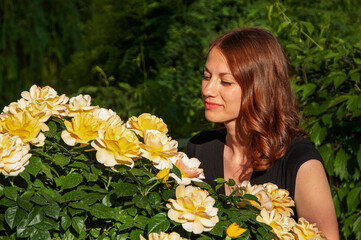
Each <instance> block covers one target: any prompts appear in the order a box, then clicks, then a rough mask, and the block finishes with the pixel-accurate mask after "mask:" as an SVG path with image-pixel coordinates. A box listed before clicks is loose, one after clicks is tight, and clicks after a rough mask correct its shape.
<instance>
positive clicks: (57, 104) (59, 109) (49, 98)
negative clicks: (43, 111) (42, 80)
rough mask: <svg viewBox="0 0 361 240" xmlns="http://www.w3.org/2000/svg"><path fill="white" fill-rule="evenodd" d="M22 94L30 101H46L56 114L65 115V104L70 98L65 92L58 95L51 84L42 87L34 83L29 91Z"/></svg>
mask: <svg viewBox="0 0 361 240" xmlns="http://www.w3.org/2000/svg"><path fill="white" fill-rule="evenodd" d="M21 96H22V97H23V98H24V99H25V100H26V101H28V102H36V103H38V104H42V103H46V106H47V109H49V110H50V111H51V112H52V114H53V115H55V116H61V115H64V111H65V110H66V106H65V104H66V103H67V102H68V100H69V98H68V97H67V96H65V94H63V95H61V96H58V93H57V92H56V91H55V90H54V89H53V88H51V87H49V86H45V87H43V88H40V87H38V86H36V85H33V86H31V88H30V90H29V92H28V91H23V92H22V93H21Z"/></svg>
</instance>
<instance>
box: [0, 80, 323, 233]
mask: <svg viewBox="0 0 361 240" xmlns="http://www.w3.org/2000/svg"><path fill="white" fill-rule="evenodd" d="M21 95H22V98H21V99H20V100H18V101H17V102H14V103H11V104H9V106H7V107H5V108H4V110H3V112H2V113H1V115H0V131H1V133H0V173H1V175H0V209H1V214H0V235H1V236H6V237H9V238H10V239H22V238H30V239H174V240H175V239H199V240H206V239H225V238H226V239H230V238H237V239H250V238H252V239H273V238H275V236H276V235H277V236H278V237H279V238H281V239H286V238H287V239H289V238H295V239H306V238H307V237H312V238H313V239H317V238H320V239H321V238H322V234H321V233H320V232H319V231H318V230H317V228H315V226H314V225H312V224H309V223H308V222H307V221H306V220H305V219H300V222H299V224H297V223H296V222H295V221H294V220H293V219H292V218H290V216H291V215H292V214H293V212H292V210H291V208H290V207H292V206H293V205H294V203H293V201H292V199H290V197H289V196H288V192H287V191H285V190H282V189H278V188H277V186H275V185H272V184H265V185H260V186H251V185H250V184H249V183H246V182H245V183H244V184H242V185H241V186H235V184H234V181H233V180H230V181H229V182H226V181H225V180H223V179H217V180H216V181H217V182H218V183H219V186H221V185H223V184H226V185H227V186H228V187H230V188H232V193H231V194H230V196H225V195H221V194H217V193H216V191H215V190H214V189H212V188H211V187H210V186H209V185H208V184H206V183H204V182H202V179H204V178H205V176H204V174H203V170H202V169H200V168H199V167H200V162H199V160H198V159H195V158H191V159H189V158H188V157H187V156H186V155H185V154H184V153H181V152H178V149H177V146H178V143H177V141H175V140H173V139H172V138H171V137H170V136H169V135H167V133H168V129H167V125H166V124H165V123H164V122H163V120H162V119H160V118H157V117H156V116H153V115H151V114H148V113H145V114H142V115H140V116H138V117H131V118H130V119H129V120H128V121H127V122H126V123H124V122H123V121H122V120H121V119H120V118H119V116H118V115H117V114H116V113H114V112H113V111H111V110H109V109H103V108H100V107H98V106H91V97H90V96H89V95H85V96H83V95H79V96H76V97H73V98H71V99H69V98H68V97H67V96H65V95H61V96H58V94H57V92H56V91H55V90H54V89H52V88H51V87H48V86H47V87H44V88H40V87H37V86H35V85H34V86H32V87H31V89H30V91H29V92H23V93H22V94H21ZM219 186H218V187H219Z"/></svg>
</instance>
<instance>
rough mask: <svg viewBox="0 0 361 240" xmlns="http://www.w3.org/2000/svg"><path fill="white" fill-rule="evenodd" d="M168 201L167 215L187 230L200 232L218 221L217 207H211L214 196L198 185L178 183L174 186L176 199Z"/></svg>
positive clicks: (209, 228)
mask: <svg viewBox="0 0 361 240" xmlns="http://www.w3.org/2000/svg"><path fill="white" fill-rule="evenodd" d="M168 201H169V202H170V203H167V205H166V206H167V208H169V211H168V217H169V218H170V219H171V220H173V221H175V222H178V223H181V224H182V227H183V228H184V229H185V230H186V231H188V232H193V233H195V234H200V233H202V232H203V231H210V230H212V229H213V227H214V226H215V225H216V224H217V222H218V221H219V219H218V216H217V212H218V208H215V207H213V205H214V203H215V200H214V198H212V197H211V196H209V193H208V192H207V191H206V190H202V189H201V188H199V187H193V186H187V187H185V186H184V185H179V186H178V187H177V188H176V199H169V200H168Z"/></svg>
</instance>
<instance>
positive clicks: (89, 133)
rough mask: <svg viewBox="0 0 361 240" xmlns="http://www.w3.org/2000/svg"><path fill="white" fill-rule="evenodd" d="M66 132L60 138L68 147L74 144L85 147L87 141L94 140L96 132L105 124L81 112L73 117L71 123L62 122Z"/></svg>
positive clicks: (95, 117)
mask: <svg viewBox="0 0 361 240" xmlns="http://www.w3.org/2000/svg"><path fill="white" fill-rule="evenodd" d="M64 124H65V127H66V130H64V131H63V132H62V133H61V137H62V139H63V140H64V142H65V143H66V144H68V145H69V146H75V145H76V144H79V143H80V145H87V144H89V141H92V140H95V139H96V138H97V137H98V136H99V134H98V131H99V129H101V128H102V127H104V126H105V125H106V122H105V121H103V120H102V119H100V118H99V117H97V116H94V115H93V114H92V113H87V112H81V113H77V114H75V115H74V117H73V118H72V119H71V122H70V121H68V120H65V121H64Z"/></svg>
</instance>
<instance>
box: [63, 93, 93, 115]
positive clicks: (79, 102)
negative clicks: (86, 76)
mask: <svg viewBox="0 0 361 240" xmlns="http://www.w3.org/2000/svg"><path fill="white" fill-rule="evenodd" d="M90 102H91V97H90V95H82V94H80V95H78V96H76V97H72V98H70V100H69V104H68V105H67V115H68V116H74V115H75V114H76V113H79V112H90V111H93V110H94V109H96V108H98V106H91V105H90V104H91V103H90Z"/></svg>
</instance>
